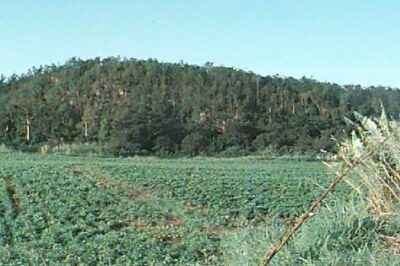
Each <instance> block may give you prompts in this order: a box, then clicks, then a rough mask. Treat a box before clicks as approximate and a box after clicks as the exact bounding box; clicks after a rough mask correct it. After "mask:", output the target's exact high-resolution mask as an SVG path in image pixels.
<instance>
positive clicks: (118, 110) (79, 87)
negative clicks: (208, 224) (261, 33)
mask: <svg viewBox="0 0 400 266" xmlns="http://www.w3.org/2000/svg"><path fill="white" fill-rule="evenodd" d="M381 102H382V103H383V105H384V106H385V107H386V111H387V113H389V114H390V115H392V116H393V117H396V118H397V117H398V116H399V113H400V91H399V90H396V89H390V88H383V87H374V88H373V87H371V88H361V87H360V86H344V87H342V86H339V85H337V84H331V83H321V82H317V81H315V80H312V79H307V78H303V79H294V78H282V77H279V76H265V77H264V76H260V75H256V74H254V73H249V72H245V71H242V70H237V69H233V68H226V67H215V66H213V65H212V64H208V63H207V64H206V65H204V66H194V65H187V64H183V63H182V64H170V63H159V62H157V61H156V60H146V61H141V60H135V59H119V58H106V59H98V58H96V59H93V60H80V59H75V58H73V59H71V60H69V61H68V62H66V63H65V64H64V65H62V66H55V65H53V66H45V67H40V68H33V69H32V70H30V71H29V72H28V73H27V74H23V75H20V76H11V77H9V78H4V77H3V78H1V79H0V142H1V143H5V144H6V145H9V146H13V147H15V148H21V149H32V150H33V149H36V148H37V147H40V145H44V144H48V145H50V146H52V145H59V144H64V143H84V142H91V143H98V144H99V145H102V146H103V147H105V149H106V150H107V151H108V152H109V153H112V154H114V155H134V154H155V155H172V154H186V155H197V154H203V155H215V154H221V153H222V154H227V155H229V154H240V153H244V152H247V153H248V152H260V151H265V152H271V153H275V152H279V153H314V152H318V151H319V150H320V149H326V150H330V149H332V148H333V144H332V141H331V140H330V138H331V136H332V135H334V136H337V137H339V136H341V135H343V132H344V131H346V130H347V132H348V130H349V128H346V127H347V126H346V125H345V123H344V117H345V116H347V117H351V116H352V111H354V110H357V111H359V112H360V113H362V114H366V115H374V114H378V113H379V112H380V110H381Z"/></svg>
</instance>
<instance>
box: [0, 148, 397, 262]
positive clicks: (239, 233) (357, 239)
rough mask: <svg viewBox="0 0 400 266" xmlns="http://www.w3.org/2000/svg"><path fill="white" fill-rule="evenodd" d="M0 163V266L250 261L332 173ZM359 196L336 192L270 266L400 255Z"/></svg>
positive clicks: (258, 167)
mask: <svg viewBox="0 0 400 266" xmlns="http://www.w3.org/2000/svg"><path fill="white" fill-rule="evenodd" d="M0 170H1V172H0V175H1V177H0V265H171V264H177V265H254V264H257V262H258V261H259V259H260V258H261V256H262V253H263V251H264V250H265V249H266V248H267V247H268V246H269V245H271V244H272V243H273V242H274V241H276V240H277V239H278V238H279V236H280V235H281V234H282V233H283V232H284V229H285V228H286V227H287V226H289V225H291V224H292V223H293V221H294V218H295V217H297V216H298V215H299V214H301V213H302V212H303V211H304V210H305V209H306V208H307V206H308V205H309V204H310V203H311V202H312V201H313V199H315V197H317V196H318V195H319V194H320V193H321V192H322V191H323V187H325V186H326V185H327V184H328V182H329V181H330V178H331V177H330V176H329V175H327V174H326V169H325V167H324V166H323V164H322V163H321V162H305V161H296V160H265V159H256V158H240V159H208V158H198V159H155V158H127V159H118V158H115V159H105V158H83V157H62V156H42V155H22V154H20V155H18V154H11V155H1V157H0ZM354 199H355V196H354V195H353V194H352V193H351V190H350V189H349V188H348V187H346V186H341V187H339V188H338V190H337V191H336V192H335V193H334V194H333V195H331V197H330V199H329V200H328V201H327V203H326V204H325V205H324V208H323V209H322V210H321V214H319V215H318V216H317V217H316V218H315V219H314V220H312V221H311V222H310V223H309V225H307V226H306V227H305V228H304V230H303V231H302V232H301V233H300V235H299V236H298V237H296V238H295V239H294V240H293V243H291V244H290V245H289V246H288V247H287V248H286V249H285V250H284V251H283V253H282V254H280V255H278V256H277V257H276V259H275V262H274V263H276V264H277V265H288V264H303V263H304V264H307V263H315V264H316V265H332V264H334V265H338V264H337V263H339V264H340V263H345V262H354V263H364V262H371V261H372V262H373V261H374V260H376V261H377V262H379V261H381V262H382V263H383V262H384V261H382V260H381V259H382V257H385V260H386V261H387V263H388V264H391V263H392V262H394V261H396V257H393V256H391V255H390V254H381V252H380V250H381V246H382V245H384V244H383V243H381V242H379V239H378V238H377V237H375V235H373V236H369V235H368V234H369V232H371V230H369V231H368V232H367V231H366V230H367V229H371V228H372V229H373V230H374V229H376V230H381V229H382V228H384V229H385V230H395V228H397V227H395V225H382V224H376V223H375V222H374V221H373V220H372V219H370V217H368V216H366V215H362V214H359V213H358V211H357V210H355V206H357V204H358V203H354ZM345 203H346V206H349V207H347V208H346V207H344V204H345ZM347 203H348V204H347ZM346 226H347V227H346ZM365 228H367V229H365ZM368 237H369V238H368ZM329 254H331V255H329ZM365 254H369V255H368V257H367V256H365ZM364 258H365V261H364V260H363V259H364ZM397 262H398V261H397ZM327 263H328V264H327ZM329 263H332V264H329ZM340 265H348V264H346V263H345V264H340ZM366 265H368V263H367V264H366Z"/></svg>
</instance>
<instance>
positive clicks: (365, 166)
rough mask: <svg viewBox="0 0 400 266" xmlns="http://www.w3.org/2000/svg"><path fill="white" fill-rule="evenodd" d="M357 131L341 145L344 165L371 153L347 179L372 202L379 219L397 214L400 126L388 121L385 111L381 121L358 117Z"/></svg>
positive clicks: (399, 176)
mask: <svg viewBox="0 0 400 266" xmlns="http://www.w3.org/2000/svg"><path fill="white" fill-rule="evenodd" d="M356 118H357V120H356V121H351V123H353V124H354V125H355V127H356V130H355V131H353V132H352V136H351V138H350V139H349V140H347V141H345V142H343V143H342V144H340V145H339V156H340V158H341V160H342V161H343V163H344V164H351V163H352V162H353V161H354V160H357V159H358V158H361V157H363V156H365V155H366V154H368V153H370V154H371V156H369V157H368V158H367V159H365V160H364V161H363V162H362V163H361V164H359V165H358V166H357V167H356V168H355V169H354V171H355V173H356V174H355V175H352V176H350V177H349V178H347V179H346V182H347V183H348V184H350V185H351V186H352V187H353V188H354V189H355V190H356V191H357V192H358V193H359V194H360V195H361V196H364V197H365V198H366V199H367V200H368V202H369V206H368V207H369V208H370V210H371V211H372V212H373V213H374V215H376V216H378V217H379V216H387V215H397V214H398V206H397V205H398V202H399V199H400V125H399V123H398V122H397V121H389V120H388V119H387V116H386V114H385V111H384V110H383V111H382V115H381V117H380V118H378V119H374V118H369V117H363V116H361V115H359V114H356Z"/></svg>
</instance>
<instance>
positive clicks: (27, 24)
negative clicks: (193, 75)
mask: <svg viewBox="0 0 400 266" xmlns="http://www.w3.org/2000/svg"><path fill="white" fill-rule="evenodd" d="M118 55H119V56H122V57H134V58H139V59H147V58H156V59H158V60H160V61H163V62H179V61H180V60H183V61H184V62H187V63H191V64H198V65H203V64H204V63H205V62H207V61H211V62H214V63H215V65H224V66H230V67H235V68H241V69H244V70H248V71H253V72H255V73H258V74H261V75H275V74H279V75H281V76H293V77H297V78H298V77H302V76H307V77H312V78H315V79H317V80H321V81H332V82H336V83H339V84H348V83H351V84H361V85H363V86H368V85H385V86H393V87H400V1H399V0H392V1H390V0H308V1H306V0H291V1H290V0H264V1H261V0H259V1H257V0H242V1H239V0H132V1H128V0H126V1H122V0H114V1H113V0H108V1H103V0H93V1H88V0H65V1H64V0H47V1H41V0H18V1H17V0H16V1H10V0H0V73H2V74H5V75H6V76H9V75H11V74H13V73H16V74H20V73H23V72H26V71H27V70H28V69H29V68H30V67H32V66H39V65H46V64H51V63H55V64H58V63H60V64H62V63H64V62H65V61H66V60H67V59H69V58H71V57H74V56H75V57H80V58H83V59H86V58H93V57H96V56H100V57H107V56H118Z"/></svg>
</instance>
